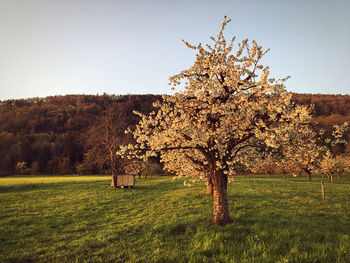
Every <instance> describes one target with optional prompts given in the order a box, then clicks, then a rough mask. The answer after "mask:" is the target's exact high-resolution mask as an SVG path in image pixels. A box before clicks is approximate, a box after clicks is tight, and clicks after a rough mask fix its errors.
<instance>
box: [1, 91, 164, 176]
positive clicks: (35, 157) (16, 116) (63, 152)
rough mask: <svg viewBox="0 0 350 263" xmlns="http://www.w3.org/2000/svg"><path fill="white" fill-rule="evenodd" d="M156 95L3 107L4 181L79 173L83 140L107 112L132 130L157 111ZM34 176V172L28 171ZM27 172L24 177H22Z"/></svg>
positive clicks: (30, 101) (31, 102) (17, 103)
mask: <svg viewBox="0 0 350 263" xmlns="http://www.w3.org/2000/svg"><path fill="white" fill-rule="evenodd" d="M159 99H161V96H159V95H158V96H157V95H123V96H121V95H100V96H98V95H96V96H95V95H66V96H52V97H46V98H31V99H20V100H6V101H0V175H8V174H14V173H18V172H19V171H16V166H18V164H19V162H21V163H23V162H24V163H25V167H26V168H27V171H26V173H49V174H66V173H75V172H76V170H75V167H76V165H77V164H78V163H81V162H82V160H83V156H84V148H83V145H84V142H83V141H82V140H81V139H82V137H83V135H84V133H85V132H86V131H87V129H88V128H89V126H90V125H91V124H93V123H94V122H95V121H96V120H98V119H99V118H100V117H101V116H103V115H104V113H105V110H106V109H107V108H113V109H114V110H115V111H117V112H121V113H122V114H121V115H122V116H124V118H125V120H123V121H124V122H126V123H127V124H128V125H131V126H132V125H135V124H136V123H137V122H138V120H139V117H138V116H137V115H135V114H133V110H137V111H140V112H143V113H146V112H150V111H152V110H154V109H153V106H152V103H153V101H156V100H159ZM28 169H29V170H30V171H29V170H28ZM22 172H23V171H22Z"/></svg>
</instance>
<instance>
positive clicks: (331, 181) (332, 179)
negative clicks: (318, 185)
mask: <svg viewBox="0 0 350 263" xmlns="http://www.w3.org/2000/svg"><path fill="white" fill-rule="evenodd" d="M333 181H334V180H333V174H332V173H331V182H332V183H333Z"/></svg>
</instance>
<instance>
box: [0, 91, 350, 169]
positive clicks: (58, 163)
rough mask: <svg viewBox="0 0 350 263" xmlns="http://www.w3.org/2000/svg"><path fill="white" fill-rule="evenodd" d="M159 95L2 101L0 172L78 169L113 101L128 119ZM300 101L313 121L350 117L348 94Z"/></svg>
mask: <svg viewBox="0 0 350 263" xmlns="http://www.w3.org/2000/svg"><path fill="white" fill-rule="evenodd" d="M159 99H161V96H159V95H106V94H105V95H100V96H98V95H66V96H52V97H46V98H31V99H20V100H6V101H0V175H10V174H14V173H16V172H18V171H16V165H17V164H18V163H19V162H24V163H25V168H26V171H25V173H49V174H66V173H76V169H75V167H76V165H77V164H78V163H81V162H82V160H83V157H84V147H83V144H84V143H83V142H82V140H81V137H82V135H83V134H84V132H86V130H87V129H88V127H89V126H90V125H91V124H92V123H93V122H94V121H96V120H98V119H99V118H101V116H103V114H104V112H105V110H106V109H107V108H109V107H112V108H113V109H114V110H115V111H118V112H121V113H122V116H124V118H125V120H123V122H124V121H125V122H126V123H127V124H128V125H131V126H133V125H135V124H136V123H137V122H138V117H137V116H136V115H135V114H133V113H132V111H133V110H137V111H141V112H143V113H147V112H151V111H152V110H154V108H153V106H152V103H153V102H154V101H156V100H159ZM293 100H294V101H295V102H296V103H298V104H305V105H310V104H314V105H315V107H314V111H313V115H314V116H315V122H318V123H319V124H320V126H321V127H323V128H325V129H326V130H329V129H330V128H331V126H332V124H334V123H342V122H344V121H350V95H321V94H315V95H312V94H293Z"/></svg>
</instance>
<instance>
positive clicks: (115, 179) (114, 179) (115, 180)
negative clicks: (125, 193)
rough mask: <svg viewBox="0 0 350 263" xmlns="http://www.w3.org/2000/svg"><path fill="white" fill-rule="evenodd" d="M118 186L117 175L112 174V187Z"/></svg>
mask: <svg viewBox="0 0 350 263" xmlns="http://www.w3.org/2000/svg"><path fill="white" fill-rule="evenodd" d="M116 187H117V175H116V174H112V182H111V188H116Z"/></svg>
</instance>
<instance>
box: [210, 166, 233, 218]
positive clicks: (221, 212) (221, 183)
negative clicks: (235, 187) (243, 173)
mask: <svg viewBox="0 0 350 263" xmlns="http://www.w3.org/2000/svg"><path fill="white" fill-rule="evenodd" d="M212 181H213V192H214V215H213V224H214V225H225V224H227V223H229V222H230V216H229V211H228V201H227V176H226V175H225V174H224V173H223V171H222V170H216V171H215V176H214V177H213V178H212Z"/></svg>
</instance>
